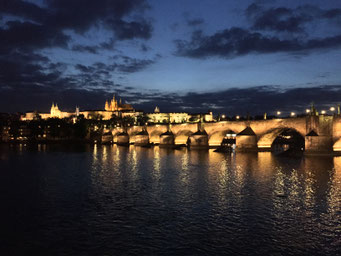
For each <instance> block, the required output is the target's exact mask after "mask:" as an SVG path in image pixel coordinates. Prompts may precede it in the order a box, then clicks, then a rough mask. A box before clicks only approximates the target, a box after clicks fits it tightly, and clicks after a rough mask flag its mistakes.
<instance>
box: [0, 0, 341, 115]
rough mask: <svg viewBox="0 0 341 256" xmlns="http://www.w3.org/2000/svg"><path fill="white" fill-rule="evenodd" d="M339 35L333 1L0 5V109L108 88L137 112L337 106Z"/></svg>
mask: <svg viewBox="0 0 341 256" xmlns="http://www.w3.org/2000/svg"><path fill="white" fill-rule="evenodd" d="M340 28H341V2H340V1H317V0H314V1H247V0H245V1H222V0H220V1H218V0H215V1H212V0H210V1H209V0H203V1H194V0H183V1H160V0H158V1H157V0H124V1H123V0H114V1H108V0H98V1H95V2H94V1H91V0H82V1H80V0H72V1H71V0H70V1H68V0H58V1H57V0H46V1H45V0H40V1H35V0H30V1H28V0H27V1H24V0H13V1H1V2H0V38H1V40H0V67H1V69H0V102H1V103H0V111H1V112H6V111H10V112H15V111H28V110H34V109H37V110H44V111H46V110H48V109H49V107H50V103H51V102H52V101H55V102H59V105H60V106H61V108H64V109H65V110H72V109H73V108H74V106H75V105H80V106H81V108H83V109H100V108H103V106H102V105H103V101H104V100H105V99H107V98H109V97H111V96H112V94H114V93H115V94H116V95H118V96H120V97H122V98H123V99H124V100H125V101H126V102H129V103H132V104H134V105H135V106H136V107H137V108H140V109H145V110H146V111H151V110H152V109H153V108H154V107H155V105H159V106H161V110H164V111H184V110H186V111H191V112H198V111H206V110H208V108H211V110H213V111H214V112H227V113H231V115H232V114H234V113H240V112H251V113H252V114H259V113H262V112H266V111H267V112H269V111H270V112H271V111H274V109H279V108H281V109H284V110H287V111H291V110H293V111H303V110H304V109H305V108H306V106H307V105H309V104H310V102H312V101H314V102H315V103H316V104H317V105H320V106H321V108H322V107H323V108H326V107H328V106H329V105H335V104H337V103H339V102H341V89H340V90H339V88H340V85H341V83H340V81H341V72H340V71H341V70H340V66H341V65H340V64H341V63H340V62H341V56H340V55H341V53H340V46H341V31H340ZM298 92H299V94H297V93H298ZM313 92H315V93H316V94H314V93H313ZM293 93H296V94H295V95H298V96H297V97H288V95H291V94H293ZM260 95H261V97H260ZM266 95H268V97H267V98H266V97H265V96H266ZM231 97H232V98H231ZM264 97H265V98H264ZM283 97H286V98H284V99H282V100H276V99H278V98H283ZM238 99H239V100H238ZM293 99H295V100H293Z"/></svg>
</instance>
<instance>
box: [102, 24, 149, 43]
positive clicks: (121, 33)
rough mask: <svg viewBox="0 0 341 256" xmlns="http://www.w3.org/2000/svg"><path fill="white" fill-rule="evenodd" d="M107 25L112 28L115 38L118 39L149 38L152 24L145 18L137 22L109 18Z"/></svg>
mask: <svg viewBox="0 0 341 256" xmlns="http://www.w3.org/2000/svg"><path fill="white" fill-rule="evenodd" d="M108 26H109V27H111V28H113V29H114V31H115V35H116V38H118V39H120V40H125V39H133V38H142V39H149V38H150V37H151V35H152V25H151V23H150V22H148V21H145V20H142V21H139V22H136V21H131V22H127V21H123V20H111V21H110V22H108Z"/></svg>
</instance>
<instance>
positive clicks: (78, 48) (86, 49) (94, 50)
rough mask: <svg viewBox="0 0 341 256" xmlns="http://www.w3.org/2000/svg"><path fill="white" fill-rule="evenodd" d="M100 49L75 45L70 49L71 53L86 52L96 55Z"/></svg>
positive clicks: (93, 46)
mask: <svg viewBox="0 0 341 256" xmlns="http://www.w3.org/2000/svg"><path fill="white" fill-rule="evenodd" d="M99 48H100V47H98V46H95V45H92V46H91V45H80V44H76V45H74V46H73V47H72V50H73V51H78V52H88V53H92V54H97V53H98V50H99Z"/></svg>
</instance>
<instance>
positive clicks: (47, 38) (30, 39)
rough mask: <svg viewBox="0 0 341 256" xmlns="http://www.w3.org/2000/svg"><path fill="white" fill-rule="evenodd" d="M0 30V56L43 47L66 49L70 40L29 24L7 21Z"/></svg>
mask: <svg viewBox="0 0 341 256" xmlns="http://www.w3.org/2000/svg"><path fill="white" fill-rule="evenodd" d="M6 25H7V27H6V28H0V38H1V40H0V54H1V53H6V52H9V51H13V50H17V51H18V50H20V51H34V50H36V49H41V48H45V47H54V46H58V47H66V46H67V43H68V41H69V39H70V37H69V36H67V35H65V34H64V33H63V32H61V31H58V30H54V29H51V28H50V27H48V26H45V25H39V24H35V23H31V22H20V21H9V22H7V23H6Z"/></svg>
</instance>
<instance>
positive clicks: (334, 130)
mask: <svg viewBox="0 0 341 256" xmlns="http://www.w3.org/2000/svg"><path fill="white" fill-rule="evenodd" d="M141 131H143V133H141ZM167 131H168V132H167ZM284 131H292V132H295V133H296V134H299V136H301V137H302V138H303V139H304V141H305V151H306V152H311V153H314V152H332V151H341V118H340V117H339V116H327V115H320V116H316V115H309V116H306V117H296V118H285V119H280V118H279V119H270V120H255V121H221V122H214V123H202V124H197V123H183V124H171V125H170V126H168V125H167V124H155V125H149V126H146V127H142V126H133V127H128V128H127V130H126V133H125V138H124V140H123V141H125V142H129V143H135V144H138V143H140V142H142V144H143V143H154V144H160V145H165V144H173V145H178V144H186V143H188V142H189V143H190V145H191V146H193V147H195V146H200V147H218V146H220V145H221V143H222V141H223V139H224V138H225V137H226V135H227V134H229V135H231V136H233V137H234V138H235V144H236V149H237V151H238V150H239V151H255V150H260V151H264V150H265V151H267V150H271V146H272V144H273V142H274V140H275V139H276V138H277V137H278V136H279V135H281V134H282V133H283V132H284ZM122 132H123V130H122V128H116V129H114V130H112V134H113V136H114V142H118V143H119V142H120V136H122V135H123V134H122Z"/></svg>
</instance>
